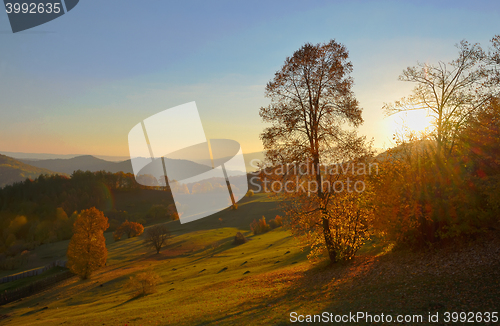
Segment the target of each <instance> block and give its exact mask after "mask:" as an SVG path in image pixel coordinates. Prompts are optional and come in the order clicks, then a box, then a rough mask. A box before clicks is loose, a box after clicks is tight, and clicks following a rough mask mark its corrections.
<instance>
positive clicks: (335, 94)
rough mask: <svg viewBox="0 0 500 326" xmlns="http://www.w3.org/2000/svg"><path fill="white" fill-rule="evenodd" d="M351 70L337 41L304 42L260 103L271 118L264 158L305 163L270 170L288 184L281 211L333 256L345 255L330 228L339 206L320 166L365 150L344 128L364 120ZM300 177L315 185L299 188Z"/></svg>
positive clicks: (347, 159)
mask: <svg viewBox="0 0 500 326" xmlns="http://www.w3.org/2000/svg"><path fill="white" fill-rule="evenodd" d="M351 71H352V64H351V62H349V61H348V52H347V50H346V48H345V47H344V46H343V45H342V44H339V43H337V42H335V40H331V41H330V42H328V43H325V44H316V45H312V44H309V43H307V44H305V45H304V46H302V47H301V48H300V49H299V50H297V51H295V53H294V54H293V56H292V57H289V58H287V59H286V60H285V64H284V65H283V67H282V68H281V69H280V70H279V71H277V72H276V74H275V77H274V79H273V80H271V81H270V82H269V83H268V84H267V86H266V96H267V97H269V98H270V99H271V104H270V105H269V106H267V107H263V108H261V109H260V116H261V117H262V120H263V121H264V122H267V123H270V124H271V126H270V127H267V128H265V130H264V132H263V133H262V134H261V139H262V142H263V144H264V148H265V150H266V159H267V161H268V162H269V163H270V164H271V165H272V166H274V167H277V166H281V167H283V166H287V167H288V166H293V167H298V166H301V165H303V166H304V167H307V172H305V173H300V172H299V173H297V172H293V173H292V174H290V173H288V171H286V172H285V173H277V174H276V173H275V174H274V176H275V177H276V176H279V175H281V177H282V178H281V179H282V180H281V185H282V186H286V185H289V187H288V190H287V189H283V187H281V189H280V191H278V192H279V193H280V194H281V195H283V196H285V198H284V199H285V200H284V201H283V203H284V205H285V206H286V205H288V206H289V207H288V208H286V207H285V211H286V212H287V217H288V220H289V221H291V223H292V224H293V225H292V230H294V229H295V228H296V230H297V233H298V234H308V233H309V234H311V232H312V233H315V234H318V233H319V234H320V235H321V237H314V239H315V240H318V241H320V242H321V245H324V246H326V249H327V251H328V256H329V257H330V260H331V261H332V262H336V261H337V260H339V259H343V258H344V257H343V255H342V254H340V252H339V247H338V246H337V243H339V242H338V241H339V240H338V239H336V236H337V235H336V233H335V230H337V229H338V228H337V227H338V225H334V224H335V223H337V222H338V221H339V220H338V219H337V218H336V217H335V216H334V215H333V214H337V212H338V210H335V209H333V206H332V205H334V206H335V205H336V204H335V200H336V199H337V198H340V196H337V192H335V191H333V190H331V189H325V188H324V187H322V186H320V185H322V184H323V181H324V178H325V175H324V174H322V173H319V171H320V170H321V168H322V167H325V166H328V165H331V164H342V163H348V162H350V161H352V160H354V159H359V158H360V157H365V156H366V155H367V154H368V151H367V148H366V146H365V143H364V138H359V137H358V136H357V135H356V133H355V132H354V131H350V130H345V129H343V128H344V127H345V126H349V125H350V126H352V127H357V126H359V125H360V124H361V123H362V122H363V119H362V118H361V111H362V109H361V108H360V107H359V106H358V101H357V100H356V98H355V96H354V94H353V92H352V85H353V80H352V78H351V77H350V73H351ZM278 169H279V168H278ZM266 177H267V176H266ZM276 181H279V180H274V181H273V182H276ZM304 182H306V183H307V184H315V185H316V187H314V190H312V191H310V190H311V189H307V190H303V188H302V187H300V185H301V184H303V183H304ZM274 184H276V183H274ZM271 188H272V184H271ZM290 189H292V190H290ZM274 190H276V189H274ZM311 217H314V219H313V220H311V219H310V218H311ZM310 223H312V224H310ZM343 235H346V234H343ZM341 242H342V241H341Z"/></svg>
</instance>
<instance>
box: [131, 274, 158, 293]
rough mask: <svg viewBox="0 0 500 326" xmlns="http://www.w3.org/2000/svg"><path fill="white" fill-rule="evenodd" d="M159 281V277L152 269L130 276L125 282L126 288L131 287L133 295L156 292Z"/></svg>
mask: <svg viewBox="0 0 500 326" xmlns="http://www.w3.org/2000/svg"><path fill="white" fill-rule="evenodd" d="M160 282H161V277H160V276H159V275H158V274H156V273H155V272H153V271H146V272H142V273H139V274H137V275H136V276H133V277H132V276H131V277H130V279H129V280H128V282H127V283H125V288H126V289H132V290H133V291H134V296H139V295H146V294H151V293H155V292H156V288H157V285H158V283H160Z"/></svg>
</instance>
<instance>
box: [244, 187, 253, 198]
mask: <svg viewBox="0 0 500 326" xmlns="http://www.w3.org/2000/svg"><path fill="white" fill-rule="evenodd" d="M253 195H254V192H253V190H252V189H250V190H248V191H247V195H246V196H247V197H252V196H253Z"/></svg>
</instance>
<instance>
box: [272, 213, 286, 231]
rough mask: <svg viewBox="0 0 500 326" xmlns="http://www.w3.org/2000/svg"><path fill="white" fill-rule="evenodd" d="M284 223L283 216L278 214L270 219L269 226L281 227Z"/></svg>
mask: <svg viewBox="0 0 500 326" xmlns="http://www.w3.org/2000/svg"><path fill="white" fill-rule="evenodd" d="M282 225H283V221H282V219H281V216H279V215H276V217H275V218H274V219H272V220H269V227H270V228H271V229H276V228H279V227H280V226H282Z"/></svg>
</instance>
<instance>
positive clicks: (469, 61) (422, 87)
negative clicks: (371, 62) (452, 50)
mask: <svg viewBox="0 0 500 326" xmlns="http://www.w3.org/2000/svg"><path fill="white" fill-rule="evenodd" d="M495 42H496V43H495ZM498 42H499V40H498V37H497V38H496V41H495V39H494V40H493V45H494V46H497V47H498ZM457 48H458V57H457V58H456V59H455V60H453V61H451V62H449V63H445V62H442V61H439V62H438V63H437V64H435V65H431V64H427V63H417V65H416V66H413V67H408V68H406V70H404V71H403V73H402V74H401V75H400V76H399V80H401V81H408V82H412V83H415V84H416V86H415V88H414V90H413V93H412V94H411V95H410V96H408V97H406V98H403V99H401V100H399V101H396V102H394V103H391V104H384V107H383V110H385V112H386V114H388V115H392V114H395V113H399V112H403V111H411V110H426V111H427V112H428V114H429V115H430V116H431V117H432V119H433V126H434V130H433V133H432V137H433V139H434V140H435V141H436V145H437V152H438V153H439V154H443V153H449V152H451V150H452V149H453V145H454V143H455V141H456V138H457V136H458V134H459V131H460V130H461V129H462V127H463V126H464V124H465V123H466V122H467V120H468V119H469V118H471V117H472V116H473V115H474V114H476V113H477V112H478V111H479V110H480V109H481V108H482V107H483V106H484V105H485V104H486V103H488V101H490V100H491V99H492V98H493V97H494V96H496V95H497V94H498V92H499V88H498V82H495V79H496V78H497V77H495V76H497V75H496V73H495V69H496V68H495V67H494V65H492V64H491V63H492V62H494V61H495V60H496V61H498V52H497V53H496V55H497V57H495V52H493V53H492V54H491V55H490V56H488V55H487V54H486V53H485V51H483V49H482V48H481V46H480V45H479V44H469V43H468V42H466V41H462V42H460V44H458V45H457Z"/></svg>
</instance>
